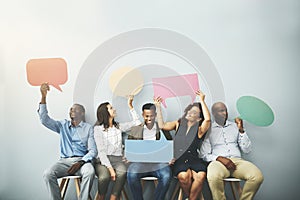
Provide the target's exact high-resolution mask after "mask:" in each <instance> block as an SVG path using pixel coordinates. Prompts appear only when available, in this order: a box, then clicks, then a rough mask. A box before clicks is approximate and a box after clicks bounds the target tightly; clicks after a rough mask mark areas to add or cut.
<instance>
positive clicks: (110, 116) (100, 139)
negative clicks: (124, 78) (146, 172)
mask: <svg viewBox="0 0 300 200" xmlns="http://www.w3.org/2000/svg"><path fill="white" fill-rule="evenodd" d="M132 101H133V96H129V98H128V107H129V109H130V113H131V116H132V118H133V119H132V121H131V122H126V123H117V122H116V121H115V119H114V118H115V117H116V110H115V109H114V108H113V107H112V105H111V104H110V103H108V102H105V103H102V104H100V105H99V107H98V109H97V122H96V124H95V126H94V137H95V141H96V145H97V149H98V159H97V161H96V165H95V171H96V175H97V176H98V193H99V195H98V196H97V200H102V199H105V194H106V192H107V188H108V185H109V182H110V180H112V181H114V182H115V183H114V186H113V189H112V192H111V196H110V199H111V200H113V199H119V196H120V193H121V190H122V188H123V186H124V184H125V181H126V170H127V169H126V165H125V163H124V162H123V160H122V157H123V149H122V132H125V131H128V130H129V129H130V128H131V127H132V126H137V125H139V124H141V122H140V120H139V119H138V115H137V113H136V111H135V110H134V108H133V106H132Z"/></svg>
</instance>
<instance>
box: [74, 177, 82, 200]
mask: <svg viewBox="0 0 300 200" xmlns="http://www.w3.org/2000/svg"><path fill="white" fill-rule="evenodd" d="M80 182H81V181H80V178H75V179H74V183H75V188H76V194H77V198H78V199H79V196H80Z"/></svg>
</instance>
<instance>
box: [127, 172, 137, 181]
mask: <svg viewBox="0 0 300 200" xmlns="http://www.w3.org/2000/svg"><path fill="white" fill-rule="evenodd" d="M139 179H140V177H139V176H138V173H134V172H127V180H129V181H139Z"/></svg>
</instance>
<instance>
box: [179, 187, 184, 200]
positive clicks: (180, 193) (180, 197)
mask: <svg viewBox="0 0 300 200" xmlns="http://www.w3.org/2000/svg"><path fill="white" fill-rule="evenodd" d="M182 197H183V194H182V189H181V188H179V194H178V200H182Z"/></svg>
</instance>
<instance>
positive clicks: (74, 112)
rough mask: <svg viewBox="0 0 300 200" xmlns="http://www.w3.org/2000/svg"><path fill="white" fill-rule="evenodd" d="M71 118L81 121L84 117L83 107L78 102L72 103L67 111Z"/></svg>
mask: <svg viewBox="0 0 300 200" xmlns="http://www.w3.org/2000/svg"><path fill="white" fill-rule="evenodd" d="M69 115H70V118H71V120H74V121H82V120H83V119H84V108H83V107H82V106H80V105H78V104H74V105H73V106H72V107H71V108H70V112H69Z"/></svg>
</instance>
